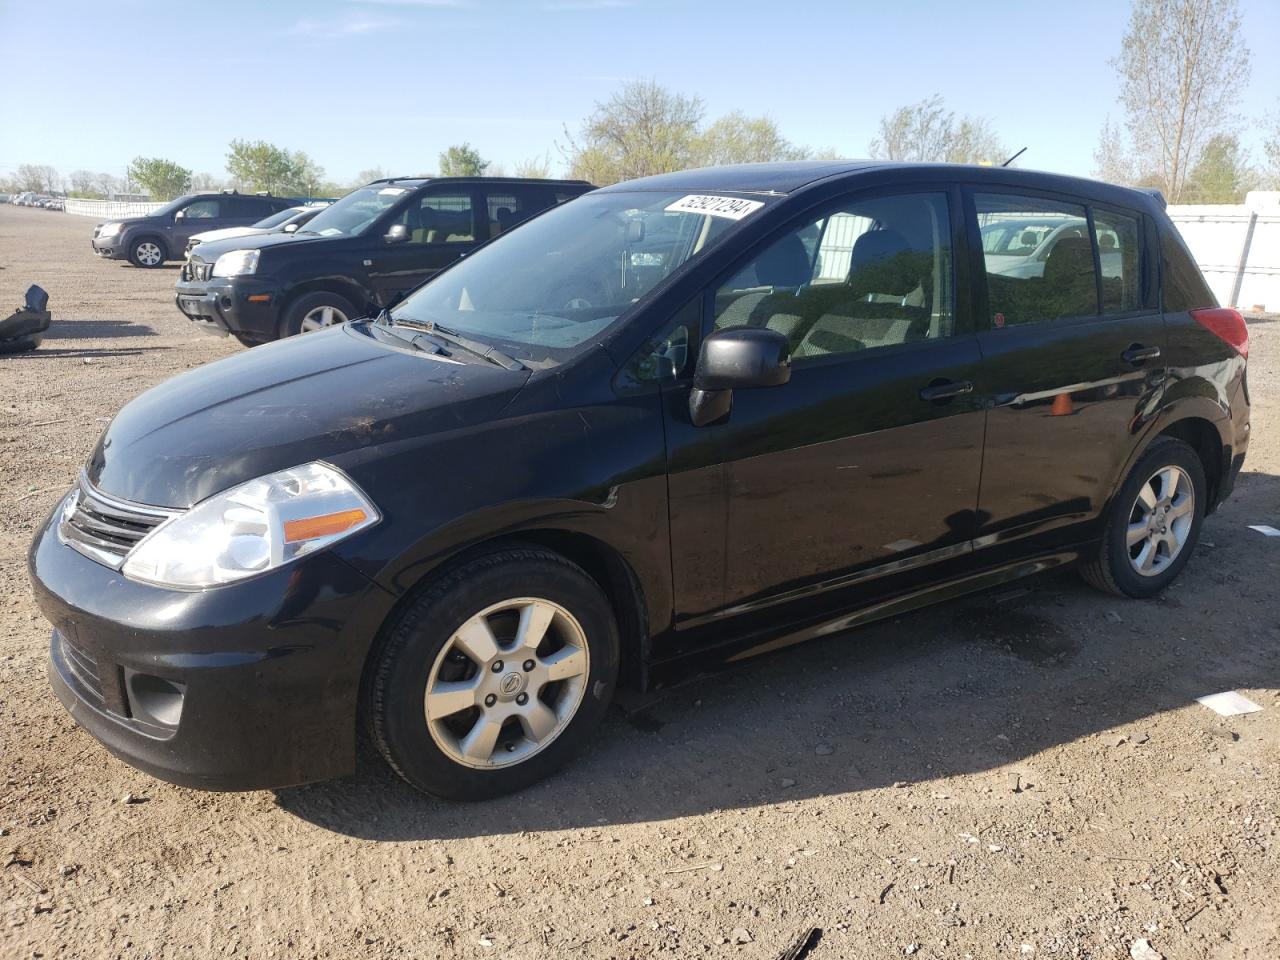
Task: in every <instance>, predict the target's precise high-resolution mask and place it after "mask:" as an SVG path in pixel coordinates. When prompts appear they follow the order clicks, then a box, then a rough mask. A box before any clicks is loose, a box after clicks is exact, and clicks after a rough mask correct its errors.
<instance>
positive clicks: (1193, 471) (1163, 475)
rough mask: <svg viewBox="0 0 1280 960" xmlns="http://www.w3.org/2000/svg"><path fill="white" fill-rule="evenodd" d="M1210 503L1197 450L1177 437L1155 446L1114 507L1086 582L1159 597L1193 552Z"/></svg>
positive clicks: (1088, 567)
mask: <svg viewBox="0 0 1280 960" xmlns="http://www.w3.org/2000/svg"><path fill="white" fill-rule="evenodd" d="M1206 497H1207V484H1206V482H1205V476H1204V466H1203V465H1202V464H1201V462H1200V458H1199V456H1197V454H1196V452H1195V450H1193V449H1192V448H1191V447H1190V446H1189V445H1188V444H1186V443H1184V442H1183V441H1181V440H1177V439H1174V438H1173V437H1163V438H1161V439H1159V440H1157V441H1156V442H1155V443H1153V444H1152V445H1151V447H1150V449H1148V450H1147V452H1146V453H1145V454H1143V455H1142V457H1141V458H1140V459H1139V460H1138V462H1137V464H1135V465H1134V468H1133V470H1131V471H1130V473H1129V476H1128V478H1126V480H1125V482H1124V485H1123V486H1122V487H1121V488H1120V492H1119V493H1117V494H1116V497H1115V499H1114V500H1113V501H1112V505H1111V509H1110V511H1109V513H1108V515H1107V520H1106V523H1105V526H1104V530H1103V535H1102V541H1101V543H1100V544H1099V546H1098V554H1097V556H1096V557H1094V558H1093V559H1092V560H1091V561H1090V562H1088V563H1086V564H1085V565H1084V566H1083V567H1082V568H1081V572H1082V573H1083V575H1084V578H1085V579H1086V580H1087V581H1088V582H1089V583H1090V584H1092V585H1093V586H1095V587H1097V588H1098V589H1100V590H1105V591H1107V592H1108V593H1116V594H1120V595H1122V596H1129V597H1139V598H1141V597H1150V596H1154V595H1155V594H1157V593H1159V592H1160V591H1161V590H1163V589H1164V588H1165V587H1167V586H1168V585H1169V584H1170V583H1172V582H1173V580H1174V578H1175V577H1177V576H1178V574H1179V573H1180V572H1181V571H1182V568H1183V567H1184V566H1186V564H1187V561H1188V560H1189V559H1190V557H1191V553H1192V551H1194V550H1195V545H1196V541H1197V539H1198V538H1199V536H1200V524H1201V522H1202V521H1203V520H1204V509H1205V505H1206V502H1207V501H1206Z"/></svg>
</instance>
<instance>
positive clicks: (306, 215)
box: [186, 203, 329, 256]
mask: <svg viewBox="0 0 1280 960" xmlns="http://www.w3.org/2000/svg"><path fill="white" fill-rule="evenodd" d="M328 205H329V204H328V203H316V204H308V205H306V206H297V207H287V208H285V209H284V210H281V211H279V212H278V213H273V214H272V215H271V216H269V217H266V218H265V219H262V220H259V221H258V222H257V223H255V224H253V225H251V226H248V227H223V228H222V229H220V230H206V231H205V232H204V233H197V234H194V235H193V236H192V237H191V239H190V240H188V241H187V249H186V254H187V256H190V255H191V250H192V248H193V247H195V245H196V244H198V243H207V242H209V241H211V240H231V239H234V238H235V237H256V236H261V235H262V234H264V233H294V232H296V231H297V230H298V229H299V228H301V227H303V226H305V225H306V224H307V223H310V222H311V219H312V218H313V217H314V216H315V215H316V214H317V213H319V212H320V211H321V210H323V209H324V208H325V207H327V206H328Z"/></svg>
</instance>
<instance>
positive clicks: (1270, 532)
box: [1249, 523, 1280, 537]
mask: <svg viewBox="0 0 1280 960" xmlns="http://www.w3.org/2000/svg"><path fill="white" fill-rule="evenodd" d="M1249 529H1250V530H1257V531H1258V532H1259V533H1260V534H1262V535H1263V536H1264V537H1280V530H1277V529H1276V528H1275V527H1268V526H1267V525H1266V524H1265V523H1251V524H1249Z"/></svg>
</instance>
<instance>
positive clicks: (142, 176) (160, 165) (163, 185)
mask: <svg viewBox="0 0 1280 960" xmlns="http://www.w3.org/2000/svg"><path fill="white" fill-rule="evenodd" d="M125 176H126V177H127V178H128V179H129V180H130V181H132V182H133V183H136V184H138V186H140V187H142V189H143V190H145V191H146V192H147V193H148V194H150V196H151V199H152V200H172V199H173V198H174V197H177V196H181V195H182V194H184V193H186V192H187V191H188V190H190V189H191V171H190V170H188V169H187V168H186V167H180V166H178V165H177V164H176V163H174V162H173V161H172V160H165V159H163V158H162V157H134V158H133V163H131V164H129V170H128V173H126V174H125Z"/></svg>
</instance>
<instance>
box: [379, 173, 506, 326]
mask: <svg viewBox="0 0 1280 960" xmlns="http://www.w3.org/2000/svg"><path fill="white" fill-rule="evenodd" d="M484 203H485V201H484V197H483V194H482V191H481V189H480V188H479V187H475V186H472V185H469V184H463V185H448V184H442V185H441V186H440V187H436V188H432V187H428V188H427V189H426V190H424V191H422V192H421V193H419V194H417V195H416V196H415V197H414V198H413V199H412V200H410V201H409V203H408V204H407V205H406V206H404V207H403V208H401V209H400V210H399V211H398V212H397V213H396V215H395V216H394V217H392V218H391V219H390V220H388V221H387V222H386V223H384V225H383V226H382V227H381V228H380V229H377V230H372V231H370V233H369V234H368V244H367V247H366V254H365V256H364V266H365V269H366V270H368V272H369V281H370V284H371V285H372V287H373V291H374V297H375V299H376V301H377V303H378V305H379V306H386V305H387V304H388V303H390V302H391V301H392V300H394V299H395V298H396V297H397V296H399V295H400V294H402V293H404V292H405V291H407V290H410V289H412V288H413V287H416V286H417V285H418V284H420V283H422V282H423V281H424V280H428V279H430V278H431V277H432V276H434V275H435V274H436V273H438V272H439V271H441V270H443V269H444V268H445V267H447V266H449V265H450V264H451V263H453V262H454V261H455V260H457V259H458V258H459V257H461V256H463V255H464V254H466V253H468V252H470V251H471V250H474V249H475V248H476V246H477V245H478V244H479V243H480V242H481V239H482V237H483V233H484V229H485V224H484V222H483V220H482V219H481V217H479V216H477V213H478V212H479V211H482V210H484V209H485V207H484ZM392 224H403V225H404V226H405V227H406V228H407V229H408V231H409V238H408V239H407V240H403V241H400V242H398V243H387V242H386V239H385V235H386V232H387V230H388V229H389V228H390V226H391V225H392Z"/></svg>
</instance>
